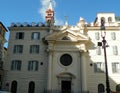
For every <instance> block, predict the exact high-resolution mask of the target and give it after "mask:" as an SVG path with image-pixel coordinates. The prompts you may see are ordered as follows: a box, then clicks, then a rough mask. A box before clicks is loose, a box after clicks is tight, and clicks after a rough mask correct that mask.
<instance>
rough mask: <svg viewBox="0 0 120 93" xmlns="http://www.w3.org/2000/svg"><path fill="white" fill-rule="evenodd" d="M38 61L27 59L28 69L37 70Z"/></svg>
mask: <svg viewBox="0 0 120 93" xmlns="http://www.w3.org/2000/svg"><path fill="white" fill-rule="evenodd" d="M38 66H39V65H38V61H35V60H34V61H29V62H28V71H38Z"/></svg>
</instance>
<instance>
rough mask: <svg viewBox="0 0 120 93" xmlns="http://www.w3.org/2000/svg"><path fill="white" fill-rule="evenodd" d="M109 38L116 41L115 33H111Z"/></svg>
mask: <svg viewBox="0 0 120 93" xmlns="http://www.w3.org/2000/svg"><path fill="white" fill-rule="evenodd" d="M111 38H112V40H116V34H115V32H112V33H111Z"/></svg>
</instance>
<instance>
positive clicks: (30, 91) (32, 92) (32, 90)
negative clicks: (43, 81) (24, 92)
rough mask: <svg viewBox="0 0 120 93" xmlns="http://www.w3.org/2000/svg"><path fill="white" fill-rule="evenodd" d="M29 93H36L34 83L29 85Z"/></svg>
mask: <svg viewBox="0 0 120 93" xmlns="http://www.w3.org/2000/svg"><path fill="white" fill-rule="evenodd" d="M28 93H35V83H34V82H33V81H31V82H30V83H29V88H28Z"/></svg>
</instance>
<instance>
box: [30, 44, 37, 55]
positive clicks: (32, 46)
mask: <svg viewBox="0 0 120 93" xmlns="http://www.w3.org/2000/svg"><path fill="white" fill-rule="evenodd" d="M30 53H33V54H38V53H39V45H30Z"/></svg>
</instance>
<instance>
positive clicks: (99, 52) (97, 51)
mask: <svg viewBox="0 0 120 93" xmlns="http://www.w3.org/2000/svg"><path fill="white" fill-rule="evenodd" d="M96 53H97V55H101V47H99V46H98V47H97V50H96Z"/></svg>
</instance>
